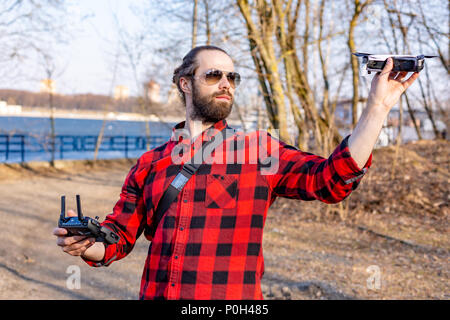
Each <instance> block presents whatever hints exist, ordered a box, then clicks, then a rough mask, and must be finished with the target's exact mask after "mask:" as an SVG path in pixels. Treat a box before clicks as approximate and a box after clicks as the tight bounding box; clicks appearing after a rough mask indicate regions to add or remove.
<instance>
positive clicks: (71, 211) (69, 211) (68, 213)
mask: <svg viewBox="0 0 450 320" xmlns="http://www.w3.org/2000/svg"><path fill="white" fill-rule="evenodd" d="M67 216H68V217H76V216H78V215H77V214H76V213H75V211H73V210H72V209H69V210H68V211H67Z"/></svg>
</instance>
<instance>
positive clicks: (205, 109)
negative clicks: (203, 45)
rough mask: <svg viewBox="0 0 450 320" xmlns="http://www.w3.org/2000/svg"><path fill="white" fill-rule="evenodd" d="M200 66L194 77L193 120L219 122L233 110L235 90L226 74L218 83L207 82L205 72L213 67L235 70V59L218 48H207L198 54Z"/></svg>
mask: <svg viewBox="0 0 450 320" xmlns="http://www.w3.org/2000/svg"><path fill="white" fill-rule="evenodd" d="M197 62H198V64H199V67H198V68H197V70H196V72H195V75H194V76H195V78H193V79H192V104H193V114H192V115H191V118H192V119H193V120H201V121H203V122H217V121H220V120H223V119H225V118H226V117H228V115H229V114H230V112H231V109H232V105H233V99H234V90H235V88H233V87H232V86H231V84H230V82H229V81H228V79H227V77H226V76H225V75H223V76H222V78H221V79H220V81H219V82H218V83H216V84H212V85H209V84H207V83H205V78H204V75H205V72H207V71H208V70H211V69H216V70H221V71H225V72H230V71H231V72H232V71H234V65H233V61H232V60H231V59H230V57H229V56H228V55H226V54H225V53H223V52H221V51H217V50H212V51H211V50H205V51H202V52H200V53H199V54H198V55H197Z"/></svg>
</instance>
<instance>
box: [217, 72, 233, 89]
mask: <svg viewBox="0 0 450 320" xmlns="http://www.w3.org/2000/svg"><path fill="white" fill-rule="evenodd" d="M230 87H231V84H230V82H229V81H228V78H227V76H226V75H225V74H224V75H223V76H222V79H220V81H219V89H229V88H230Z"/></svg>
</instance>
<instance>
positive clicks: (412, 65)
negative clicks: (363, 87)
mask: <svg viewBox="0 0 450 320" xmlns="http://www.w3.org/2000/svg"><path fill="white" fill-rule="evenodd" d="M353 55H355V56H357V57H362V67H364V66H365V67H366V70H367V73H368V74H370V73H371V72H380V71H381V70H383V68H384V66H385V64H386V60H387V58H392V59H393V62H394V67H393V69H392V71H394V72H399V71H405V72H420V71H421V70H422V69H423V67H424V66H425V59H426V58H434V57H437V56H425V55H423V54H422V55H418V56H413V55H400V54H370V53H362V52H355V53H353Z"/></svg>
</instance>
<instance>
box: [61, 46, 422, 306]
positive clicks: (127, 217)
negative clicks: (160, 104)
mask: <svg viewBox="0 0 450 320" xmlns="http://www.w3.org/2000/svg"><path fill="white" fill-rule="evenodd" d="M392 67H393V63H392V59H389V60H388V62H387V64H386V66H385V68H384V69H383V71H382V72H381V73H379V74H377V75H376V76H375V77H374V79H373V81H372V85H371V90H370V93H369V97H368V102H367V106H366V108H365V110H364V112H363V113H362V115H361V117H360V119H359V122H358V124H357V125H356V127H355V129H354V130H353V132H352V134H351V135H349V136H347V137H346V138H345V139H344V140H343V141H342V142H341V144H340V145H338V146H337V147H336V149H335V150H334V152H333V153H332V154H331V155H330V157H329V158H328V159H327V158H323V157H320V156H317V155H313V154H311V153H306V152H303V151H301V150H298V149H297V148H295V147H293V146H290V145H287V144H286V143H284V142H282V141H280V140H278V139H276V138H274V137H272V136H271V135H270V134H268V133H267V132H263V131H259V132H257V133H256V134H255V133H253V134H251V135H243V134H242V133H238V132H236V131H233V130H231V129H230V127H229V126H228V124H227V121H226V118H227V117H228V115H229V114H230V112H231V110H232V104H233V99H234V94H235V90H236V88H237V87H238V85H239V83H240V80H241V77H240V75H239V74H238V73H237V72H235V70H234V64H233V61H232V59H231V58H230V56H229V55H228V54H227V53H226V52H225V51H224V50H222V49H220V48H218V47H214V46H201V47H196V48H194V49H192V50H191V51H190V52H189V53H188V54H187V55H186V56H185V57H184V59H183V62H182V64H181V66H179V67H178V68H176V70H175V71H174V75H173V82H174V83H175V84H176V86H177V88H178V90H179V92H180V95H181V98H182V100H183V102H184V104H185V106H186V120H185V121H183V122H181V123H179V124H177V125H176V126H175V127H174V132H173V135H172V139H171V140H170V141H168V142H166V143H165V144H163V145H161V146H159V147H157V148H155V149H153V150H150V151H148V152H146V153H144V154H143V155H142V156H141V157H140V158H139V159H138V161H137V163H136V165H135V166H134V167H133V168H132V169H131V170H130V172H129V173H128V176H127V178H126V180H125V183H124V185H123V188H122V192H121V194H120V199H119V200H118V202H117V203H116V205H115V207H114V209H113V213H112V214H110V215H108V216H106V219H105V221H104V222H103V223H102V225H103V226H105V227H107V228H110V229H111V230H113V231H114V232H116V233H117V234H118V235H119V236H120V241H119V242H118V243H115V244H110V245H107V244H105V243H102V242H95V239H92V238H86V237H82V236H68V235H67V231H66V230H65V229H62V228H56V229H55V230H54V231H53V234H54V235H56V236H57V244H58V245H59V246H61V247H62V249H63V251H64V252H66V253H68V254H70V255H74V256H81V258H82V259H83V260H84V261H86V262H87V263H88V264H89V265H91V266H94V267H100V266H108V265H109V264H111V263H112V262H113V261H117V260H120V259H122V258H124V257H125V256H126V255H127V254H129V253H130V252H131V250H132V249H133V247H134V245H135V242H136V239H137V238H138V237H139V236H140V235H141V234H142V233H144V235H145V237H146V238H147V239H148V240H149V241H151V243H150V245H149V251H148V256H147V258H146V261H145V266H144V271H143V274H142V280H141V288H140V294H139V297H140V299H207V300H209V299H262V298H263V296H262V292H261V278H262V276H263V273H264V259H263V252H262V238H263V228H264V222H265V219H266V214H267V211H268V209H269V207H270V205H271V204H272V203H273V201H274V200H275V199H276V198H277V197H287V198H291V199H299V200H320V201H323V202H326V203H336V202H339V201H342V200H343V199H345V198H346V197H347V196H348V195H349V194H350V193H351V192H352V191H353V190H354V189H355V188H356V187H357V186H358V184H359V182H360V180H361V178H362V177H363V175H364V174H365V173H366V171H367V169H368V168H369V166H370V164H371V158H372V156H371V155H372V149H373V147H374V145H375V142H376V140H377V138H378V135H379V133H380V131H381V128H382V125H383V122H384V120H385V119H386V117H387V115H388V113H389V111H390V109H391V108H392V107H393V106H394V105H395V104H396V102H397V101H398V99H399V98H400V95H401V94H402V93H403V92H404V91H405V90H406V88H407V87H409V86H410V85H411V84H412V83H413V82H414V80H415V79H416V78H417V77H418V73H415V74H413V75H412V76H411V77H410V78H409V79H407V80H405V79H404V78H405V76H406V73H402V72H400V73H393V72H391V70H392ZM180 130H181V131H183V132H184V134H181V135H180V134H177V132H179V131H180ZM230 131H231V132H232V134H223V133H224V132H230ZM224 137H225V138H224ZM211 141H219V142H221V143H219V144H217V143H216V148H215V149H214V155H215V159H216V160H217V159H219V160H224V161H208V162H207V161H206V160H205V157H204V153H203V152H202V151H204V150H202V149H205V148H204V147H205V145H206V144H208V143H211ZM230 141H231V143H227V142H230ZM252 141H253V142H252ZM223 145H226V147H225V148H223V147H222V146H223ZM180 146H181V148H180ZM261 149H262V150H264V151H265V152H266V154H267V157H266V159H271V160H273V161H272V162H271V165H270V166H269V167H270V169H267V166H265V164H264V161H263V160H264V159H259V156H257V157H254V154H255V153H258V152H259V151H260V150H261ZM174 150H177V151H176V152H174ZM180 150H181V152H180ZM180 153H182V156H181V159H180V158H179V157H177V156H179V155H180ZM199 154H200V155H203V156H202V157H200V159H202V160H201V161H197V162H196V163H195V162H193V161H191V160H192V159H193V158H195V157H196V155H199ZM210 154H211V155H212V154H213V152H210ZM258 154H259V153H258ZM217 155H219V156H217ZM252 155H253V156H252ZM237 158H239V159H244V160H243V161H236V159H237ZM255 158H257V159H256V160H257V161H248V160H249V159H253V160H254V159H255ZM230 159H231V160H230ZM175 160H176V161H175ZM232 160H234V161H232ZM189 164H191V166H189ZM192 164H195V165H192ZM273 164H275V165H273ZM167 190H171V192H172V195H174V197H173V198H172V199H170V197H168V198H165V195H166V194H168V193H170V192H167ZM168 199H170V200H168ZM162 204H165V205H166V208H165V209H164V210H160V208H161V205H162ZM70 215H75V213H74V212H73V211H71V212H70Z"/></svg>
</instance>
